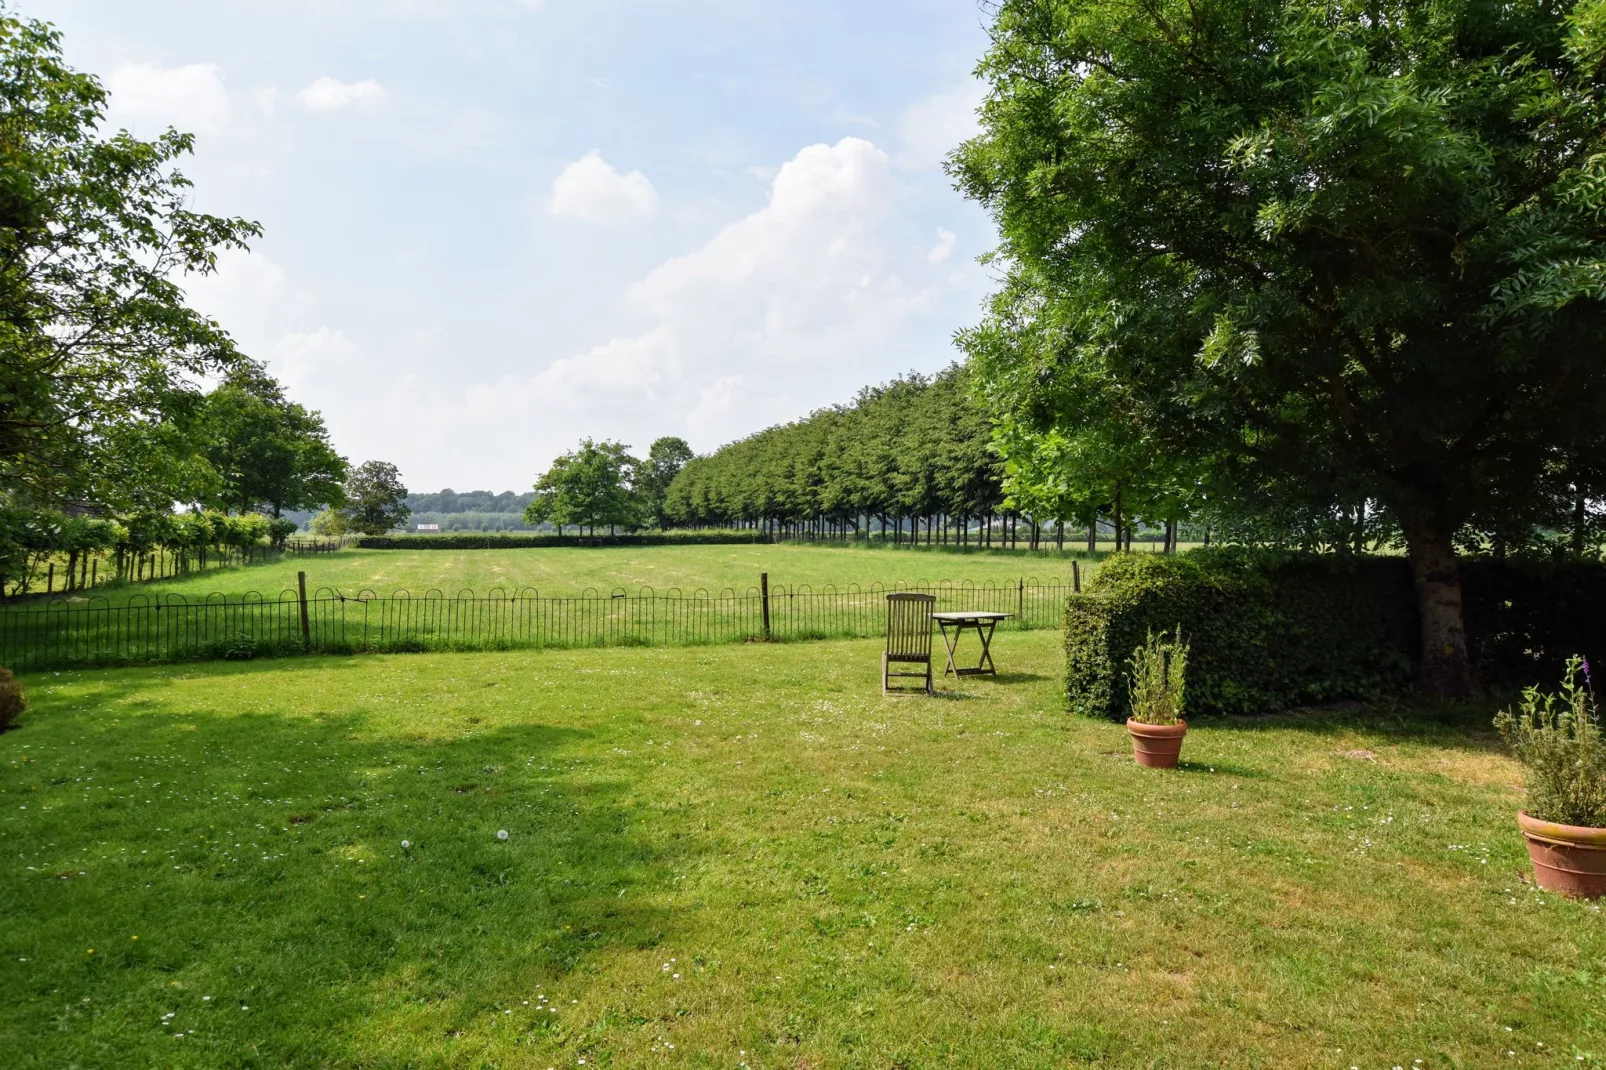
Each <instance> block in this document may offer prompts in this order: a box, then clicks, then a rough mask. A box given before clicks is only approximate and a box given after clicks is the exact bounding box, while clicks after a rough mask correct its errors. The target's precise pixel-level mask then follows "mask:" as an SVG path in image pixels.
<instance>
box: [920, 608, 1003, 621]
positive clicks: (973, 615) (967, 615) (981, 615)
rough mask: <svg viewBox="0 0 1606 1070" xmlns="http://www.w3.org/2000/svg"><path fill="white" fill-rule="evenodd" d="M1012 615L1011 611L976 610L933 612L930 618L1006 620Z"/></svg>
mask: <svg viewBox="0 0 1606 1070" xmlns="http://www.w3.org/2000/svg"><path fill="white" fill-rule="evenodd" d="M1014 615H1015V614H1013V613H989V612H985V611H979V610H978V611H975V612H959V613H933V614H932V615H931V619H932V620H946V621H970V620H1006V619H1008V618H1010V617H1013V616H1014Z"/></svg>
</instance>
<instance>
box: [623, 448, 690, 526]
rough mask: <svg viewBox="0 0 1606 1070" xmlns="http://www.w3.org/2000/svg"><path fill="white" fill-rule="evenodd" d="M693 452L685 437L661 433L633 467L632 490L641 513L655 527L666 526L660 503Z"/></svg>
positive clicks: (667, 522) (666, 521)
mask: <svg viewBox="0 0 1606 1070" xmlns="http://www.w3.org/2000/svg"><path fill="white" fill-rule="evenodd" d="M694 456H696V455H695V454H693V453H692V450H691V446H689V445H687V443H686V440H685V439H683V438H676V437H675V436H673V435H665V436H664V437H663V438H660V439H656V440H654V442H653V444H652V445H651V446H650V447H649V448H648V450H647V458H646V460H644V461H643V462H642V463H641V465H640V467H639V468H638V469H637V470H636V493H637V494H639V495H641V508H642V513H643V515H644V516H645V517H646V519H648V520H650V521H652V523H653V524H654V525H656V526H657V527H660V528H662V527H667V526H668V524H669V517H668V515H667V514H666V512H665V510H664V505H665V499H666V497H667V495H668V493H669V485H670V484H671V483H673V482H674V481H675V477H676V476H677V475H679V474H680V470H681V469H682V468H684V467H686V462H688V461H690V460H691V459H692V458H693V457H694Z"/></svg>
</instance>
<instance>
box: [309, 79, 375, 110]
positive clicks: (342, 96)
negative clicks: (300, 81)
mask: <svg viewBox="0 0 1606 1070" xmlns="http://www.w3.org/2000/svg"><path fill="white" fill-rule="evenodd" d="M388 96H389V94H388V93H386V92H385V87H384V86H382V85H380V84H379V83H378V82H376V81H374V80H373V79H372V78H365V79H364V80H362V81H360V82H342V81H339V80H338V79H335V78H330V77H329V76H328V75H325V76H324V77H322V78H319V79H318V80H316V81H315V82H313V83H312V84H311V85H309V86H307V88H305V89H303V90H302V91H301V92H299V93H297V94H296V99H297V100H299V101H301V103H303V104H305V105H306V106H307V107H309V108H311V109H312V110H313V111H340V110H341V109H342V108H350V107H355V108H357V109H358V110H360V111H375V110H377V109H378V108H379V106H380V105H382V104H384V103H385V99H386V98H387V97H388Z"/></svg>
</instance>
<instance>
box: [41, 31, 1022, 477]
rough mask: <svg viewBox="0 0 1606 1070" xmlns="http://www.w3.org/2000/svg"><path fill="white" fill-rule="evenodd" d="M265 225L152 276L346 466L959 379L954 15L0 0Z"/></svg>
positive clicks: (967, 305) (521, 467)
mask: <svg viewBox="0 0 1606 1070" xmlns="http://www.w3.org/2000/svg"><path fill="white" fill-rule="evenodd" d="M15 6H16V8H17V10H18V12H19V13H20V14H23V15H26V16H30V17H35V18H40V19H44V20H46V21H49V22H53V23H55V24H56V26H57V27H58V28H59V29H60V30H61V31H62V32H63V35H64V38H65V40H64V46H65V49H66V53H67V56H68V60H69V62H70V63H71V64H72V65H73V66H75V67H77V68H78V69H80V70H84V71H89V72H92V73H94V74H96V75H97V76H98V77H99V78H100V79H101V80H102V82H103V83H104V84H105V86H106V87H107V88H108V89H109V90H110V92H111V106H110V111H109V113H108V116H107V126H108V127H110V128H118V127H126V128H127V129H129V130H131V131H132V132H134V133H135V134H137V135H140V136H145V137H150V136H154V135H155V134H157V133H159V132H161V131H162V130H164V129H166V128H167V127H168V126H175V127H177V128H179V129H181V130H186V131H189V132H192V133H194V134H195V135H196V139H197V140H196V152H195V155H194V157H193V158H191V159H189V160H186V161H185V162H184V164H183V165H182V170H183V171H184V173H185V174H186V175H187V176H188V177H189V178H190V179H191V180H192V181H193V182H194V183H195V190H194V201H195V207H196V208H198V209H199V210H202V211H207V212H213V213H216V214H221V215H231V216H243V217H246V218H249V219H253V220H255V221H257V222H259V223H260V224H261V225H262V227H263V229H264V237H263V238H262V239H260V240H259V241H256V242H254V243H253V245H252V249H251V251H250V252H249V253H248V254H246V253H238V254H236V253H230V254H226V255H224V256H223V257H222V259H221V261H220V266H219V270H218V272H217V274H216V275H214V276H211V277H206V278H192V279H189V280H186V281H185V288H186V291H187V293H188V295H189V298H190V301H191V303H192V304H193V305H194V306H195V307H197V308H199V309H201V310H203V311H205V312H207V313H208V314H210V315H212V316H214V317H216V318H217V319H218V320H219V322H221V323H222V324H223V326H224V327H225V328H227V329H228V330H229V332H230V333H231V334H232V335H233V336H234V338H235V339H236V341H237V342H238V343H239V344H240V346H241V348H242V349H243V350H244V351H245V352H246V353H248V354H249V355H251V356H253V357H255V358H257V359H259V360H262V361H264V362H265V363H266V364H267V365H268V366H269V368H270V369H271V370H272V372H273V373H274V375H276V376H277V377H278V378H279V380H280V381H281V382H283V383H284V384H285V385H286V387H287V388H288V390H289V392H290V395H291V396H292V397H293V398H294V399H295V400H297V401H300V402H302V403H303V404H305V405H307V406H308V407H310V408H314V409H317V410H319V411H320V412H322V413H323V416H324V418H325V421H326V422H327V425H328V427H329V430H330V433H331V436H332V437H333V439H334V442H335V445H336V447H337V448H338V449H340V451H341V452H342V453H344V454H345V455H346V456H348V457H349V458H350V459H351V460H352V461H353V462H354V463H355V462H361V461H365V460H371V459H378V460H387V461H391V462H393V463H395V464H397V465H398V466H399V467H400V468H401V471H402V476H403V479H404V480H405V481H406V483H407V485H408V486H409V487H410V488H411V489H414V490H420V491H433V490H439V489H441V488H443V487H452V488H455V489H457V490H459V491H463V490H470V489H492V490H506V489H515V490H525V489H528V488H529V486H530V485H531V484H532V483H533V482H534V480H535V478H536V477H537V476H538V475H539V474H540V472H541V471H543V470H544V469H545V468H546V467H547V466H548V464H549V463H550V462H551V460H552V459H553V458H554V457H556V456H557V455H558V454H560V453H562V452H564V451H565V450H568V449H571V448H573V447H574V446H575V445H576V444H577V443H578V442H579V440H580V439H581V438H583V437H592V438H597V439H603V438H610V439H617V440H620V441H623V442H625V443H626V444H628V445H630V446H631V447H633V449H634V450H635V451H636V452H637V453H638V454H645V452H646V450H647V447H648V445H649V444H650V443H651V442H652V440H653V439H655V438H657V437H659V436H661V435H679V436H681V437H684V438H685V439H687V440H688V441H689V442H690V443H691V445H692V446H693V448H695V449H696V450H698V451H699V452H708V451H711V450H712V449H714V448H715V447H717V446H719V445H720V444H721V443H724V442H727V441H730V440H732V439H734V438H738V437H740V436H743V435H746V434H750V433H752V432H754V431H757V430H760V429H762V428H764V427H767V426H770V425H772V424H776V423H781V422H785V421H787V420H791V419H795V418H797V417H800V416H803V415H805V414H807V413H808V412H810V411H812V410H814V409H816V408H819V407H821V406H825V405H830V404H834V403H838V402H844V401H848V400H850V399H851V398H852V397H853V395H854V394H855V392H856V391H858V389H859V388H860V387H863V386H865V385H869V384H873V383H878V382H883V381H885V380H887V379H889V378H891V377H892V376H894V375H898V374H901V373H903V372H907V371H910V370H918V371H923V372H933V371H936V370H938V369H940V368H942V367H944V366H945V365H947V364H948V363H950V362H951V361H953V360H955V359H956V358H957V357H958V353H957V351H956V350H955V348H954V346H953V341H952V336H953V333H954V331H955V330H957V329H959V328H961V327H964V326H966V325H968V324H971V323H973V322H975V321H976V320H977V318H978V317H979V315H980V313H981V309H982V305H983V301H984V299H985V297H986V293H987V290H988V287H989V276H988V274H987V271H986V269H985V268H984V267H982V266H981V265H979V264H978V262H977V258H978V257H979V256H980V255H981V254H983V253H985V252H986V251H987V250H988V248H989V247H990V246H991V244H992V242H993V230H992V226H991V224H990V221H989V220H988V218H987V217H986V215H985V214H984V213H983V212H982V211H981V210H980V209H979V208H978V207H977V206H976V205H974V204H972V203H969V202H967V201H966V200H964V199H963V198H962V197H961V196H960V195H959V194H958V193H956V192H954V190H953V187H952V181H951V180H950V179H949V178H948V177H947V176H946V175H945V174H944V173H943V171H942V168H941V164H942V160H943V157H944V155H945V154H946V153H947V152H948V151H949V150H950V149H952V148H953V146H955V145H957V144H958V143H959V142H960V141H962V140H963V139H964V138H966V137H967V136H969V135H970V134H971V133H972V132H974V130H975V105H976V103H977V101H978V100H979V98H980V89H979V86H978V84H977V82H976V81H975V80H974V78H973V77H972V74H971V72H972V70H973V68H974V67H975V64H976V61H977V59H978V58H979V57H980V55H981V53H982V50H983V49H984V47H985V45H986V35H985V32H984V22H983V13H982V11H981V10H980V8H979V7H978V4H977V0H874V2H871V3H866V2H864V0H748V2H738V0H681V2H673V0H662V2H655V0H632V2H626V0H139V2H137V3H130V2H128V0H15Z"/></svg>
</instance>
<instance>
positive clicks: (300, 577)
mask: <svg viewBox="0 0 1606 1070" xmlns="http://www.w3.org/2000/svg"><path fill="white" fill-rule="evenodd" d="M296 588H297V589H298V590H299V591H300V593H301V641H302V642H303V643H305V644H306V646H307V649H309V650H310V649H312V625H311V623H309V622H308V620H307V574H306V573H305V572H297V573H296Z"/></svg>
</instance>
